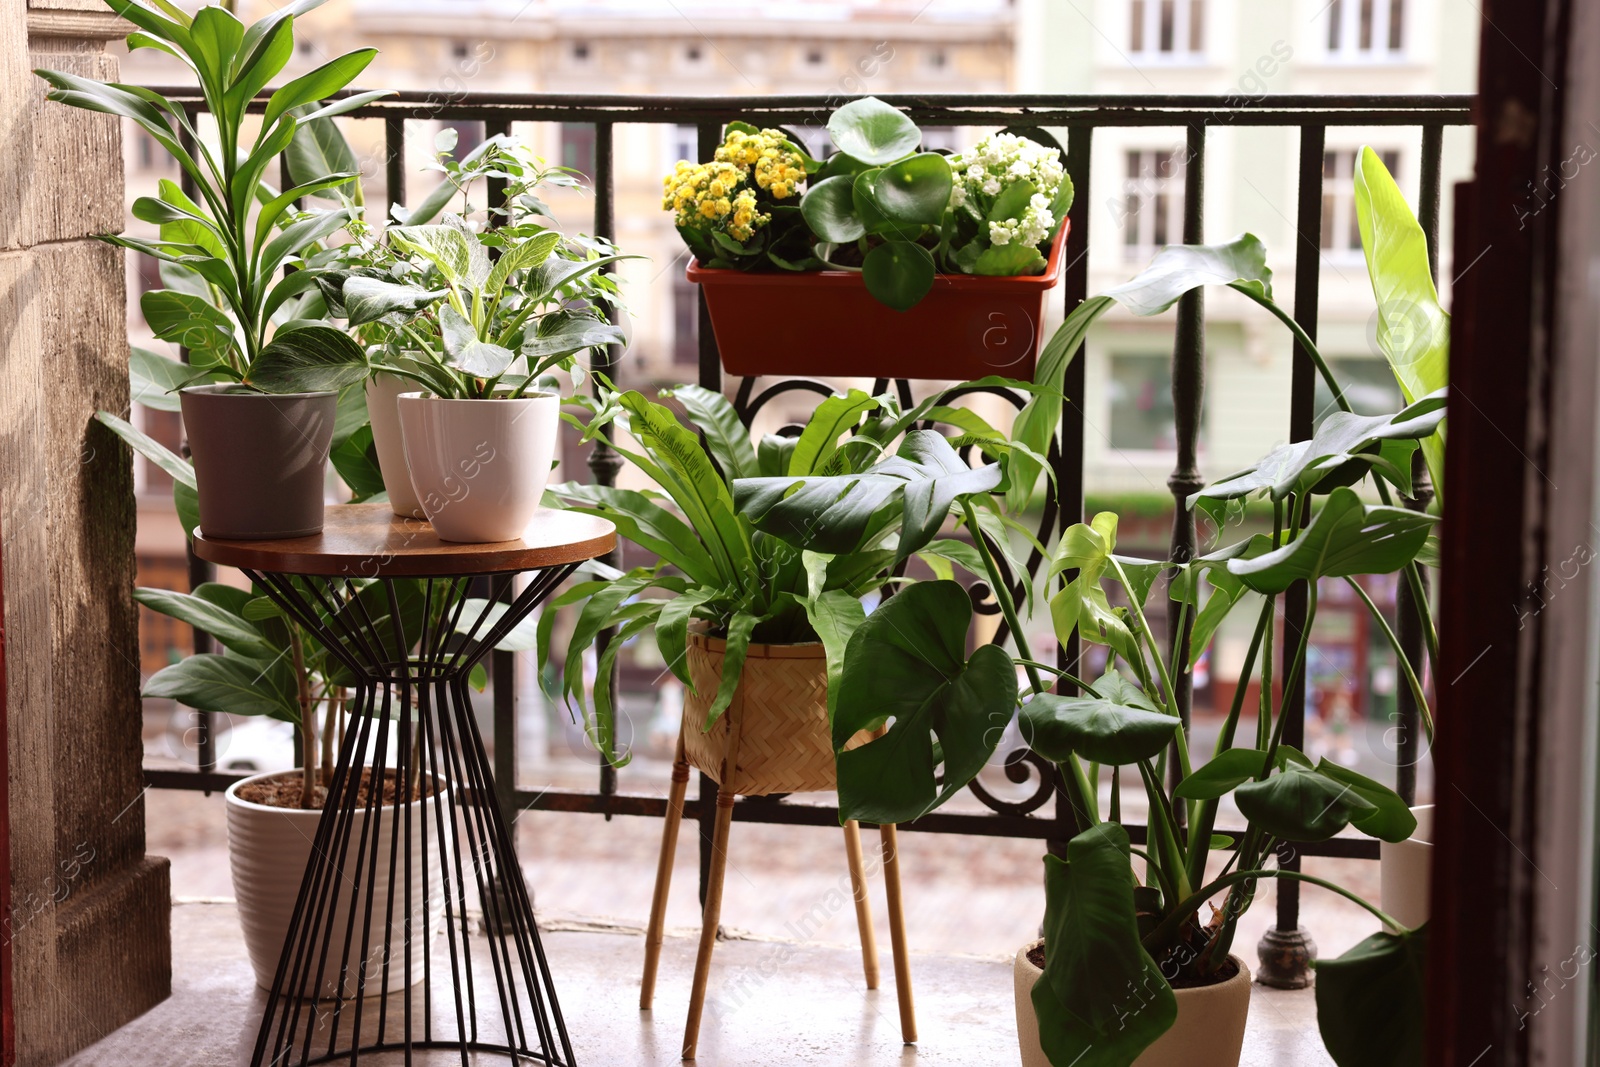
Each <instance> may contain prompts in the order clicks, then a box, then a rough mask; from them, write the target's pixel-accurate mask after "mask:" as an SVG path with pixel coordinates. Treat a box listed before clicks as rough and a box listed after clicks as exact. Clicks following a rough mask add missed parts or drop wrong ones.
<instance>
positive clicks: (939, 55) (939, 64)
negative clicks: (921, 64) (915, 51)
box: [927, 48, 950, 70]
mask: <svg viewBox="0 0 1600 1067" xmlns="http://www.w3.org/2000/svg"><path fill="white" fill-rule="evenodd" d="M949 62H950V55H949V53H948V52H946V51H945V50H944V49H943V48H934V49H931V50H930V51H929V52H928V53H927V64H928V68H929V69H930V70H943V69H944V68H945V67H946V66H947V65H948V64H949Z"/></svg>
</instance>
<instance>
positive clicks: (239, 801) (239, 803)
mask: <svg viewBox="0 0 1600 1067" xmlns="http://www.w3.org/2000/svg"><path fill="white" fill-rule="evenodd" d="M361 766H362V769H363V770H366V769H368V768H370V767H371V766H372V765H371V764H370V763H364V764H362V765H361ZM298 770H299V768H298V767H296V768H293V769H291V770H287V771H262V772H261V773H260V774H252V775H251V776H250V777H248V778H241V779H239V780H238V781H237V782H234V783H233V784H232V785H230V786H229V787H228V788H227V789H226V790H224V791H223V794H222V796H223V799H224V801H225V802H226V803H227V804H230V805H232V806H234V807H238V808H242V809H243V810H245V811H270V812H273V813H274V814H278V815H296V814H303V815H306V816H313V815H314V816H316V817H317V818H319V819H320V818H321V817H322V813H323V811H324V810H325V809H323V808H279V807H275V806H274V805H271V804H257V803H256V802H255V801H253V800H246V799H244V798H243V797H241V796H240V795H239V788H240V787H241V786H246V785H249V784H251V783H252V782H259V781H261V780H262V779H263V778H276V777H278V776H279V775H281V774H294V773H296V772H297V771H298ZM392 770H394V768H393V767H385V768H384V771H385V772H388V771H392ZM428 777H429V778H432V779H433V780H434V781H435V782H438V781H439V776H438V775H434V774H430V775H428ZM449 792H450V783H449V782H445V783H443V785H442V786H441V788H439V789H437V790H435V791H434V792H433V793H431V794H429V795H428V796H425V797H418V798H417V799H416V800H413V801H411V802H410V803H408V804H406V805H405V807H407V808H416V807H420V806H421V805H423V804H425V803H427V802H428V801H430V800H434V799H436V798H438V797H442V796H446V795H448V794H449ZM385 807H388V808H389V809H390V810H395V805H392V804H390V805H385ZM359 814H362V815H365V814H366V810H365V809H362V811H361V812H360V813H359Z"/></svg>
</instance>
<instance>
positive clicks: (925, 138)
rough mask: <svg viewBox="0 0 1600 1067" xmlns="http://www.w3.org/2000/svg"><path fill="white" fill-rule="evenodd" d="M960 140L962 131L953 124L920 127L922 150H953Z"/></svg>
mask: <svg viewBox="0 0 1600 1067" xmlns="http://www.w3.org/2000/svg"><path fill="white" fill-rule="evenodd" d="M962 140H963V138H962V131H960V130H958V129H956V127H954V126H924V127H922V150H923V151H924V152H954V151H956V149H957V146H958V144H959V143H960V142H961V141H962Z"/></svg>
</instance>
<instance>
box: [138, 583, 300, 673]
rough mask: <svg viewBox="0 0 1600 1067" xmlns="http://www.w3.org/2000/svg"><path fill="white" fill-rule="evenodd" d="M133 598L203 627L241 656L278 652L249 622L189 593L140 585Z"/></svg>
mask: <svg viewBox="0 0 1600 1067" xmlns="http://www.w3.org/2000/svg"><path fill="white" fill-rule="evenodd" d="M246 597H247V598H248V594H246ZM133 599H134V600H136V601H138V602H139V603H140V604H143V605H144V606H145V607H147V608H149V609H150V610H152V611H156V612H159V613H161V614H162V615H167V616H170V617H171V618H174V619H177V620H178V621H179V622H186V623H188V624H189V625H190V626H193V627H195V628H197V629H199V630H203V631H205V632H206V633H208V634H210V635H211V636H212V637H214V638H216V639H217V641H218V642H219V643H220V644H221V645H222V646H223V647H224V648H227V649H229V650H230V651H233V652H237V653H239V654H240V655H242V656H250V657H255V658H259V659H263V660H271V659H272V658H274V657H275V656H276V655H277V654H278V651H279V650H278V649H277V648H274V647H273V645H272V644H271V643H270V642H269V641H268V640H267V639H266V637H265V635H263V634H262V632H261V631H260V630H259V629H257V628H256V627H255V626H254V625H253V624H252V623H250V622H248V621H246V620H245V619H242V618H240V617H239V616H238V615H237V614H236V613H234V612H232V611H228V610H226V609H225V608H222V607H220V606H218V605H217V604H215V603H213V602H211V601H209V600H206V599H204V598H202V597H198V596H195V595H194V594H192V593H179V592H174V591H172V590H170V589H149V588H143V587H141V588H138V589H135V590H134V591H133Z"/></svg>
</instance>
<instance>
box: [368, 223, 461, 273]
mask: <svg viewBox="0 0 1600 1067" xmlns="http://www.w3.org/2000/svg"><path fill="white" fill-rule="evenodd" d="M385 232H386V234H387V236H388V238H389V243H390V244H391V245H393V246H394V247H395V248H397V249H399V250H400V251H402V252H405V253H408V254H411V255H417V256H421V257H422V258H423V259H426V260H427V261H428V262H430V263H432V264H433V265H434V266H436V267H438V268H439V273H440V274H441V275H443V276H444V279H445V281H447V282H449V283H450V284H452V285H466V284H467V277H468V275H469V274H470V273H471V271H472V253H471V250H470V249H469V248H468V247H467V245H468V239H467V236H466V234H464V233H463V232H462V231H461V230H460V229H459V228H458V227H455V226H449V225H445V224H438V225H432V226H391V227H389V229H388V230H387V231H385Z"/></svg>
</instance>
